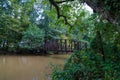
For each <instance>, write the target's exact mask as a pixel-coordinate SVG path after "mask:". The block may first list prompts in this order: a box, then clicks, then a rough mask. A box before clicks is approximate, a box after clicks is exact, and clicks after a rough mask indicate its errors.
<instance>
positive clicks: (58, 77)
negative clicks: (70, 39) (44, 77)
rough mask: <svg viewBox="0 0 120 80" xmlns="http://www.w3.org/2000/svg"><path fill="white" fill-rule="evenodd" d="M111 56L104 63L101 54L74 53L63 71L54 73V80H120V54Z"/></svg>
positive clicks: (57, 70) (58, 70)
mask: <svg viewBox="0 0 120 80" xmlns="http://www.w3.org/2000/svg"><path fill="white" fill-rule="evenodd" d="M111 55H112V56H111V57H109V56H106V61H105V62H104V61H103V60H102V56H101V55H100V54H93V53H91V52H90V51H89V52H86V51H81V52H74V53H73V54H72V55H71V57H70V58H69V59H68V61H67V62H66V64H65V66H64V69H63V70H60V69H55V71H53V74H52V76H51V77H52V80H119V79H120V77H119V75H120V72H119V67H120V63H119V60H120V59H119V58H120V56H119V55H120V53H118V54H113V53H111ZM113 57H114V58H113Z"/></svg>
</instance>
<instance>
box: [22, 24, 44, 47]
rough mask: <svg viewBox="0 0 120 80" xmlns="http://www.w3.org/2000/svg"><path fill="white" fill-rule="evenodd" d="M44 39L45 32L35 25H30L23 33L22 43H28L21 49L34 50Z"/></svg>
mask: <svg viewBox="0 0 120 80" xmlns="http://www.w3.org/2000/svg"><path fill="white" fill-rule="evenodd" d="M44 37H45V32H44V30H43V29H40V28H39V27H37V26H36V25H34V24H32V25H30V26H29V28H28V29H27V30H26V31H25V32H23V37H22V42H23V43H28V45H25V46H23V47H26V48H36V47H40V45H42V44H43V42H44Z"/></svg>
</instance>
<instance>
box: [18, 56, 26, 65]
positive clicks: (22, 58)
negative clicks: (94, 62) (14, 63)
mask: <svg viewBox="0 0 120 80" xmlns="http://www.w3.org/2000/svg"><path fill="white" fill-rule="evenodd" d="M18 59H19V63H20V64H27V63H28V61H27V58H25V57H20V58H18Z"/></svg>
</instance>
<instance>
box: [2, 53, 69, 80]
mask: <svg viewBox="0 0 120 80" xmlns="http://www.w3.org/2000/svg"><path fill="white" fill-rule="evenodd" d="M69 56H70V55H69V54H62V55H49V56H0V80H49V74H50V73H51V69H50V64H59V65H61V67H63V65H64V63H65V61H66V59H67V58H68V57H69Z"/></svg>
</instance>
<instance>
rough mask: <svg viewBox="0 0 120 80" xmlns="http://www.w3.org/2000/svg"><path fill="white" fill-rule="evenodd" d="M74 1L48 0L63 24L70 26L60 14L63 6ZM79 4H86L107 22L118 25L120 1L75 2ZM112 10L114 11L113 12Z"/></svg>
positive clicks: (80, 0) (88, 0) (90, 0)
mask: <svg viewBox="0 0 120 80" xmlns="http://www.w3.org/2000/svg"><path fill="white" fill-rule="evenodd" d="M75 1H76V0H63V1H59V0H49V2H50V4H51V5H52V6H54V7H55V9H56V12H57V15H58V18H60V17H63V18H64V20H65V24H67V25H69V26H71V25H70V24H69V22H68V18H67V17H66V16H65V15H63V14H62V13H61V6H60V5H63V4H66V5H70V4H69V3H74V2H75ZM77 1H79V2H80V3H86V4H88V5H89V6H90V7H91V8H92V9H93V10H94V12H95V13H98V14H100V15H102V17H103V18H104V19H106V20H108V21H109V22H111V23H113V24H115V25H118V24H119V20H120V16H119V13H120V4H119V3H120V1H119V0H104V1H101V0H77ZM113 10H114V11H113Z"/></svg>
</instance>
